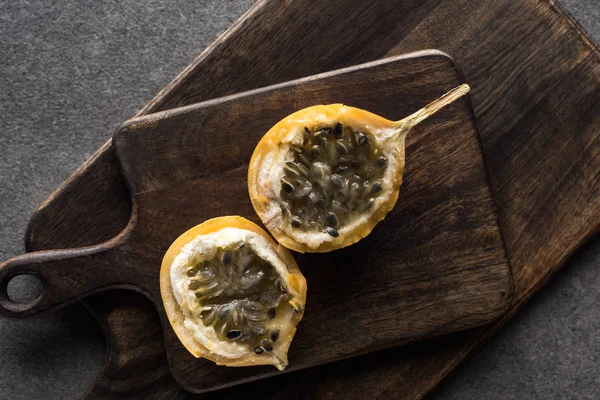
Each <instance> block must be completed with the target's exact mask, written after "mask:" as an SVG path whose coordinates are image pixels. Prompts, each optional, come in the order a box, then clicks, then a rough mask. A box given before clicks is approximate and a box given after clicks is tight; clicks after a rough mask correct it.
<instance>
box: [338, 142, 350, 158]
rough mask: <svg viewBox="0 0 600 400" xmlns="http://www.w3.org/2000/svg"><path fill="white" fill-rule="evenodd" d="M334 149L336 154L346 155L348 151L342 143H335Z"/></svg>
mask: <svg viewBox="0 0 600 400" xmlns="http://www.w3.org/2000/svg"><path fill="white" fill-rule="evenodd" d="M335 149H336V150H337V152H338V154H341V155H343V154H348V149H347V148H346V145H345V144H344V143H341V142H337V144H336V145H335Z"/></svg>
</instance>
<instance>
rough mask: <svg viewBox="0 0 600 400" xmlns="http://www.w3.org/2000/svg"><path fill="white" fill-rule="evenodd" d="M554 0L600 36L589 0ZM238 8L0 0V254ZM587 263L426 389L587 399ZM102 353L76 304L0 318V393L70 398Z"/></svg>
mask: <svg viewBox="0 0 600 400" xmlns="http://www.w3.org/2000/svg"><path fill="white" fill-rule="evenodd" d="M563 3H564V5H565V6H566V8H567V9H568V10H569V11H570V12H571V13H572V14H573V15H574V16H575V18H576V19H577V20H578V21H579V22H580V23H581V24H582V25H583V26H584V28H586V29H587V31H588V32H589V33H590V34H591V36H592V38H593V39H594V40H595V41H596V42H600V3H599V2H598V0H565V1H564V2H563ZM250 5H251V1H250V0H235V1H234V0H230V1H223V0H208V1H206V0H205V1H202V2H198V1H192V0H172V1H169V2H164V1H159V0H123V1H115V0H110V1H97V0H37V1H27V0H2V1H0V63H1V64H0V65H1V68H0V115H1V116H2V120H1V125H0V127H1V129H0V260H5V259H7V258H9V257H12V256H15V255H18V254H20V253H22V252H24V248H23V243H22V239H23V237H24V231H25V226H26V224H27V221H28V219H29V217H30V216H31V214H32V213H33V212H34V211H35V209H36V208H37V206H38V205H39V204H40V203H41V202H42V201H43V200H44V199H45V198H46V197H47V196H48V195H49V194H50V193H52V192H53V191H54V190H55V189H56V187H58V186H59V185H60V184H61V183H62V182H63V181H64V180H65V179H66V178H67V177H68V176H69V175H70V174H71V173H72V172H73V171H74V170H75V169H76V168H77V167H78V166H79V165H80V164H81V163H82V162H83V161H85V160H86V159H87V158H88V157H89V156H90V155H91V154H92V153H93V152H94V151H95V150H96V149H97V148H98V147H99V146H100V145H102V144H103V143H104V142H105V141H106V140H107V139H108V138H109V136H110V134H111V132H113V131H114V129H115V128H116V127H117V126H118V125H119V124H120V123H121V122H122V121H123V120H125V119H127V118H129V117H131V116H132V115H133V114H134V113H135V112H136V111H137V110H138V109H139V108H140V107H142V106H143V105H144V104H145V103H146V102H147V101H149V100H150V99H151V98H152V97H153V96H154V94H156V93H157V92H158V91H159V90H160V89H161V88H162V87H163V86H165V85H166V84H167V83H168V82H169V81H170V80H171V79H172V78H173V77H174V76H175V75H176V74H178V73H179V72H180V71H181V70H182V69H183V68H184V67H185V66H186V65H187V64H188V63H189V62H190V61H191V60H192V59H193V58H194V57H195V56H196V55H197V54H198V53H199V52H200V51H202V50H203V49H204V48H205V47H206V46H208V45H209V44H210V43H211V42H212V41H213V40H214V39H215V38H216V37H217V36H218V35H219V34H220V33H221V32H223V31H224V30H225V29H226V28H227V27H228V26H229V25H231V23H232V22H233V21H234V20H235V19H237V18H238V17H239V16H240V15H241V14H242V13H243V12H244V11H245V10H246V9H247V8H248V7H249V6H250ZM599 267H600V238H596V239H594V240H593V241H592V242H591V243H589V244H588V245H587V246H585V248H584V249H583V250H582V251H580V252H579V254H578V255H577V256H576V257H575V258H574V259H573V260H572V261H571V262H569V264H568V265H567V266H566V267H565V269H564V270H563V271H562V272H560V273H559V274H558V275H557V276H555V277H554V278H553V279H552V280H551V281H550V283H549V284H548V285H547V286H546V287H545V288H544V289H543V290H542V291H541V292H540V293H539V294H538V295H536V296H535V298H534V299H533V300H532V301H531V302H530V303H528V304H527V305H526V306H525V307H524V308H523V310H521V311H520V312H519V313H518V314H517V315H516V316H515V317H514V318H513V319H512V320H511V321H510V322H509V323H508V324H507V325H506V326H505V327H504V328H503V329H502V330H501V331H500V332H499V333H498V334H497V335H495V336H494V337H493V338H492V340H490V342H489V343H488V344H487V345H486V346H485V347H484V348H483V349H482V350H480V351H479V352H478V353H477V354H475V355H474V356H473V357H471V358H470V359H469V360H468V361H467V362H466V363H465V364H464V366H463V367H461V368H460V369H459V370H458V371H457V373H455V374H453V375H452V376H451V377H450V378H449V379H447V380H446V381H445V382H444V383H443V384H442V385H441V386H440V387H439V388H438V389H437V390H436V391H435V393H434V394H433V396H432V397H433V398H435V399H481V398H484V397H485V398H486V399H488V400H492V399H518V398H519V399H521V398H528V399H548V398H553V399H554V398H556V399H567V398H568V399H599V398H600V365H599V362H598V361H599V359H600V357H599V355H600V319H599V318H598V315H600V302H599V301H598V300H599V299H600V274H598V271H599ZM23 286H24V287H25V289H27V285H23ZM104 355H105V343H104V337H103V335H102V332H101V330H100V328H99V326H98V324H97V323H96V322H95V321H94V320H93V319H92V317H91V316H90V315H89V314H88V313H87V312H86V311H85V310H84V309H83V308H82V306H80V305H75V306H71V307H69V308H67V309H65V310H63V311H60V312H58V313H55V314H52V315H48V316H45V317H42V318H36V319H32V320H24V321H11V320H4V319H0V360H1V362H0V399H50V398H57V399H58V398H65V399H71V398H75V397H78V396H81V395H82V394H83V393H84V392H85V390H86V388H87V387H88V386H89V385H90V384H91V382H92V381H93V379H94V377H95V376H96V375H97V374H98V373H99V372H100V368H101V367H102V364H103V362H104Z"/></svg>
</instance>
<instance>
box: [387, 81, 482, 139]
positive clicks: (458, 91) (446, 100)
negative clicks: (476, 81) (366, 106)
mask: <svg viewBox="0 0 600 400" xmlns="http://www.w3.org/2000/svg"><path fill="white" fill-rule="evenodd" d="M470 90H471V88H470V87H469V85H467V84H466V83H463V84H462V85H459V86H457V87H455V88H454V89H452V90H450V91H449V92H448V93H446V94H444V95H443V96H442V97H440V98H438V99H436V100H434V101H432V102H431V103H429V104H427V105H426V106H425V107H423V108H421V109H420V110H419V111H417V112H415V113H413V114H411V115H409V116H408V117H406V118H403V119H401V120H400V121H397V122H396V124H397V130H396V133H395V136H401V135H407V134H408V132H410V130H411V129H412V128H413V127H414V126H415V125H418V124H419V123H421V122H423V121H424V120H426V119H427V118H429V117H430V116H432V115H433V114H435V113H436V112H438V111H440V110H441V109H442V108H444V107H446V106H447V105H448V104H450V103H453V102H454V101H456V100H458V99H459V98H461V97H463V96H464V95H466V94H467V93H469V91H470Z"/></svg>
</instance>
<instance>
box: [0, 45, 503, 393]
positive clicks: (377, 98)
mask: <svg viewBox="0 0 600 400" xmlns="http://www.w3.org/2000/svg"><path fill="white" fill-rule="evenodd" d="M460 83H462V77H461V76H460V74H459V73H458V71H457V70H456V68H455V66H454V64H453V63H452V61H451V59H450V58H448V57H447V56H446V55H444V54H442V53H440V52H433V51H429V52H420V53H416V54H413V55H407V56H401V57H395V58H392V59H385V60H382V61H378V62H374V63H370V64H367V65H362V66H356V67H350V68H347V69H345V70H340V71H335V72H332V73H329V74H323V75H319V76H316V77H310V78H306V79H303V80H301V81H294V82H291V83H287V84H283V85H279V86H277V87H271V88H266V89H259V90H257V91H254V92H249V93H244V94H240V95H235V96H230V97H227V98H223V99H219V100H215V101H209V102H205V103H201V104H199V105H196V106H193V107H186V108H183V109H175V110H171V111H167V112H163V113H159V114H153V115H150V116H147V117H141V118H138V119H135V120H131V121H129V122H128V123H126V124H125V125H124V126H123V127H121V129H120V130H119V131H118V132H117V133H116V134H115V136H114V138H113V146H114V147H115V149H116V152H117V154H118V156H119V160H120V163H121V166H122V168H123V171H124V174H125V177H126V181H127V183H128V186H129V188H130V190H131V193H132V197H133V204H134V207H133V209H134V214H133V216H132V219H131V221H130V223H129V224H128V225H127V227H126V228H125V230H124V231H123V232H121V233H120V234H119V235H118V236H117V237H116V238H115V239H111V240H110V241H108V242H106V243H104V244H101V245H99V246H97V247H94V248H87V249H85V250H71V251H69V250H66V251H54V252H52V251H49V252H40V253H30V254H26V255H24V256H21V257H17V258H15V259H13V260H12V261H9V262H8V263H5V264H2V265H0V289H1V288H2V287H5V285H3V283H4V282H7V281H8V280H7V277H9V276H10V275H12V274H15V273H19V272H25V271H29V272H34V273H37V274H39V275H40V277H41V279H42V280H43V281H44V282H45V283H46V285H45V286H46V288H45V292H44V294H43V297H42V298H41V299H40V300H38V301H37V302H36V303H35V305H32V307H31V308H30V309H27V310H24V309H22V308H23V306H22V305H19V307H18V308H17V309H14V308H13V309H11V308H10V304H8V303H6V299H5V297H4V292H3V291H2V290H0V313H2V314H4V315H7V316H12V317H23V316H29V315H32V314H36V313H39V312H41V311H45V310H49V309H53V308H56V307H57V306H60V305H62V304H64V303H65V302H69V301H73V300H74V299H80V298H82V297H83V296H85V295H86V294H88V293H90V292H93V291H99V290H106V289H108V288H110V287H111V286H121V287H122V286H124V285H128V286H132V287H137V289H136V290H140V291H141V292H142V293H144V294H145V295H147V296H148V297H149V298H150V299H151V300H152V301H153V302H154V305H155V306H156V307H157V309H158V312H159V315H160V316H161V318H162V321H163V326H165V327H166V328H165V333H166V347H167V353H168V355H169V358H170V365H171V371H172V372H173V374H174V376H175V378H176V379H177V380H178V381H179V382H180V384H182V386H184V387H185V388H187V389H188V390H191V391H195V392H199V391H207V390H214V389H215V388H221V387H225V386H229V385H231V384H234V383H237V382H242V381H249V380H255V379H258V378H260V377H265V376H270V375H274V374H280V373H279V372H277V371H276V370H275V369H274V368H273V367H257V368H224V367H218V366H215V365H214V364H213V363H212V362H210V361H206V360H204V359H196V358H194V357H193V356H191V355H190V354H189V353H188V352H187V350H185V348H184V347H183V345H182V344H181V343H180V342H179V340H178V339H177V337H176V336H175V334H174V332H173V330H172V329H171V328H170V325H169V324H168V320H167V319H166V315H165V310H164V308H163V307H162V301H161V296H160V289H159V285H158V283H159V279H158V275H159V271H160V265H161V261H162V257H163V255H164V253H165V251H166V250H167V248H168V247H169V246H170V244H171V242H172V241H173V240H174V239H175V238H176V237H177V236H179V234H181V233H182V232H184V231H186V230H188V229H189V228H191V227H192V226H194V225H196V224H198V223H200V222H203V221H205V220H207V219H210V218H214V217H217V216H222V215H242V216H245V217H247V218H249V219H253V220H255V221H257V217H256V216H255V215H254V211H253V209H252V205H251V203H250V199H249V197H248V189H247V178H246V177H247V174H248V168H247V166H248V162H249V160H250V156H251V155H252V152H253V150H254V147H255V145H256V143H258V141H259V140H260V138H261V137H262V135H263V134H264V133H265V132H266V131H267V130H269V128H270V127H271V126H273V125H274V124H275V123H277V122H278V121H279V120H280V119H282V118H284V117H285V116H287V115H288V114H291V113H293V112H295V111H296V110H299V109H301V108H304V107H307V106H310V105H314V104H329V103H334V102H343V103H345V104H350V105H354V106H357V107H360V108H368V109H370V110H372V111H373V112H376V113H378V114H381V115H387V116H390V117H391V118H392V119H394V120H398V119H401V118H402V117H403V116H406V115H409V114H411V113H412V112H413V111H415V110H417V109H419V108H421V107H422V106H424V105H425V104H427V103H429V102H430V101H432V100H434V99H436V98H437V97H439V96H441V95H442V94H443V93H445V92H446V91H448V90H450V89H451V88H453V87H456V86H458V85H459V84H460ZM406 162H407V167H406V173H405V175H404V183H403V186H402V195H401V197H400V200H399V202H398V204H397V205H396V207H395V208H394V210H392V212H390V213H389V214H388V216H387V218H386V219H385V221H384V222H383V223H380V224H379V225H378V226H377V229H376V230H374V231H373V233H372V234H371V235H369V237H368V238H366V239H364V240H362V241H361V242H360V243H358V244H356V245H354V246H350V247H348V248H346V249H343V250H339V251H336V252H332V253H328V254H303V255H297V256H296V259H297V261H298V264H299V265H300V268H301V269H302V271H303V272H304V274H305V276H306V278H307V281H308V282H309V285H310V291H309V296H308V300H307V304H306V310H307V312H306V315H305V317H304V318H303V320H302V325H301V328H300V329H299V331H298V333H297V335H296V338H295V339H294V345H293V347H292V348H291V351H290V366H289V367H288V369H287V370H286V371H294V370H298V369H303V368H307V367H310V366H314V365H319V364H324V363H328V362H331V361H334V360H339V359H342V358H348V357H352V356H355V355H358V354H365V353H370V352H372V351H374V350H378V349H382V348H388V347H391V346H395V345H399V344H404V343H407V342H412V341H415V340H418V339H420V338H427V337H432V336H438V335H441V334H445V333H450V332H454V331H457V330H460V329H467V328H472V327H475V326H479V325H483V324H485V323H489V322H491V321H493V320H494V319H495V318H497V317H499V316H500V315H501V314H502V313H503V312H504V310H505V308H506V306H507V305H508V304H509V301H510V300H509V299H510V296H511V294H512V287H511V285H512V282H511V276H510V269H509V267H508V261H507V256H506V253H505V249H504V244H503V242H502V237H501V234H500V229H499V226H498V220H497V216H496V213H495V208H494V204H493V200H492V197H491V192H490V190H489V186H488V183H487V177H486V171H485V167H484V163H483V159H482V156H481V150H480V145H479V139H478V135H477V132H476V129H475V120H474V116H473V114H472V110H471V108H470V106H469V104H468V102H467V101H465V100H460V101H459V102H457V103H455V104H452V105H451V106H449V107H447V108H445V109H444V110H442V111H441V112H440V113H439V114H437V115H436V116H435V117H433V118H431V119H430V120H428V121H427V122H425V123H423V124H421V125H419V126H418V127H417V128H415V129H414V131H413V132H411V134H410V135H409V137H408V139H407V158H406ZM224 199H226V200H224ZM342 267H343V273H340V268H342ZM4 307H6V308H4ZM311 310H312V311H311Z"/></svg>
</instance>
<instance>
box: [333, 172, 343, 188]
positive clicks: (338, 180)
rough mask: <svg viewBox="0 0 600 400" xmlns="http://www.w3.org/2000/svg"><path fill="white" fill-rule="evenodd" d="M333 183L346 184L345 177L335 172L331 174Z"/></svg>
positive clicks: (338, 185) (340, 185)
mask: <svg viewBox="0 0 600 400" xmlns="http://www.w3.org/2000/svg"><path fill="white" fill-rule="evenodd" d="M331 183H333V184H334V185H335V186H337V187H342V186H343V185H344V178H342V176H341V175H338V174H333V175H331Z"/></svg>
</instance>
